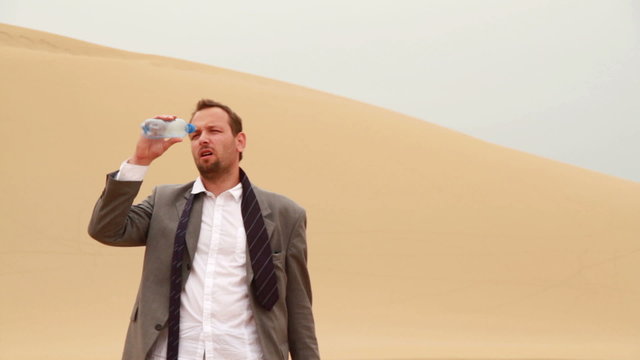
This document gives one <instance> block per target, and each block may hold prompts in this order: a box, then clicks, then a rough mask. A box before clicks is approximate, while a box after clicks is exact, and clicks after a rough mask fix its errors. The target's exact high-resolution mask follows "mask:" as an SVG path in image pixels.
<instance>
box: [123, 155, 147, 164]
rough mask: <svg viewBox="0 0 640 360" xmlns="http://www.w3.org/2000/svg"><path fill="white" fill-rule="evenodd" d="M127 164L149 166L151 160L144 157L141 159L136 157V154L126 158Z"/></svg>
mask: <svg viewBox="0 0 640 360" xmlns="http://www.w3.org/2000/svg"><path fill="white" fill-rule="evenodd" d="M127 163H128V164H131V165H140V166H149V165H151V161H150V160H145V159H141V158H138V157H136V156H132V157H130V158H129V159H128V160H127Z"/></svg>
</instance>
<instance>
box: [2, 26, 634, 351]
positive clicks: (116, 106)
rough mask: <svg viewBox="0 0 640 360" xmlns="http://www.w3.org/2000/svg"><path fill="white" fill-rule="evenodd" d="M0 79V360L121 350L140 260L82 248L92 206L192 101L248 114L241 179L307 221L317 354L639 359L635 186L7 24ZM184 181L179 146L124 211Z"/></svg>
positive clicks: (263, 85)
mask: <svg viewBox="0 0 640 360" xmlns="http://www.w3.org/2000/svg"><path fill="white" fill-rule="evenodd" d="M202 45H203V46H215V44H202ZM0 69H1V70H0V72H1V74H2V77H1V81H0V99H1V100H0V101H1V102H2V103H1V106H0V112H1V117H0V119H1V121H2V131H3V135H4V136H3V140H2V142H1V145H0V146H1V147H2V151H1V152H0V157H1V162H0V164H1V165H2V167H1V168H2V178H1V180H0V181H1V183H2V191H1V192H0V194H1V199H0V200H1V201H0V204H1V205H0V211H1V214H0V215H1V216H0V222H1V223H0V229H1V242H0V264H2V268H1V270H0V284H2V290H0V359H11V360H23V359H24V360H26V359H39V360H40V359H43V360H53V359H65V360H75V359H78V360H80V359H82V360H86V359H100V360H101V359H105V360H106V359H116V358H119V356H120V353H121V349H122V345H123V341H124V335H125V330H126V327H127V324H128V321H129V320H128V319H129V312H130V310H131V306H132V304H133V301H134V297H135V293H136V290H137V286H138V280H139V275H140V268H141V261H142V254H143V249H141V248H110V247H107V246H104V245H101V244H99V243H97V242H95V241H93V240H92V239H90V238H89V236H88V235H87V233H86V227H87V224H88V220H89V216H90V212H91V209H92V207H93V204H94V202H95V200H96V199H97V197H98V196H99V194H100V191H101V190H102V186H103V184H104V176H105V174H106V173H107V172H110V171H112V170H115V169H117V168H118V166H119V164H120V162H121V161H123V160H124V159H126V158H127V157H128V156H129V155H130V154H132V152H133V147H134V144H135V141H136V139H137V137H138V131H139V129H138V125H139V123H140V122H141V121H142V120H143V119H145V118H148V117H151V116H153V115H155V114H163V113H169V114H176V115H179V116H181V117H189V114H190V112H191V110H192V107H193V106H194V104H195V102H196V101H197V100H198V99H200V98H203V97H209V98H214V99H217V100H219V101H222V102H224V103H227V104H229V105H230V106H231V107H232V108H234V109H235V110H236V111H237V112H238V113H239V114H240V115H241V116H242V117H243V118H244V121H245V130H246V132H247V137H248V148H247V151H246V153H245V159H244V160H243V167H244V169H245V170H246V171H247V172H248V173H249V174H250V176H251V179H252V180H253V181H254V182H255V183H256V184H257V185H259V186H261V187H263V188H266V189H269V190H272V191H276V192H281V193H284V194H286V195H287V196H289V197H290V198H292V199H294V200H295V201H297V202H298V203H300V204H301V205H302V206H304V207H305V208H306V209H307V212H308V218H309V223H308V239H309V251H310V253H309V256H310V260H309V261H310V265H309V266H310V270H311V275H312V280H313V287H314V309H315V315H316V318H317V331H318V337H319V341H320V347H321V351H322V354H323V358H324V359H329V360H331V359H336V360H337V359H354V360H355V359H362V360H368V359H576V360H582V359H615V360H637V359H640V279H639V276H640V184H639V183H635V182H632V181H626V180H621V179H618V178H614V177H610V176H606V175H603V174H599V173H596V172H592V171H587V170H583V169H580V168H577V167H573V166H569V165H566V164H562V163H559V162H555V161H551V160H548V159H543V158H540V157H536V156H532V155H529V154H525V153H522V152H518V151H514V150H511V149H507V148H504V147H500V146H496V145H493V144H489V143H486V142H483V141H480V140H477V139H474V138H472V137H469V136H466V135H463V134H460V133H457V132H454V131H451V130H447V129H445V128H443V127H440V126H436V125H433V124H431V123H429V122H426V121H422V120H419V119H415V118H410V117H407V116H404V115H402V114H398V113H395V112H392V111H388V110H385V109H381V108H378V107H375V106H371V105H367V104H363V103H359V102H356V101H353V100H349V99H346V98H342V97H337V96H333V95H330V94H326V93H322V92H318V91H313V90H310V89H306V88H302V87H298V86H294V85H291V84H287V83H282V82H278V81H274V80H269V79H265V78H260V77H256V76H252V75H248V74H242V73H238V72H233V71H229V70H224V69H220V68H215V67H212V66H205V65H202V64H196V63H190V62H186V61H180V60H176V59H169V58H163V57H158V56H149V55H143V54H135V53H131V52H125V51H120V50H116V49H110V48H106V47H101V46H96V45H92V44H88V43H85V42H81V41H77V40H73V39H69V38H64V37H61V36H56V35H51V34H47V33H43V32H37V31H32V30H28V29H23V28H18V27H13V26H9V25H2V24H0ZM309 71H313V70H312V66H311V64H310V70H309ZM389 71H393V69H389ZM459 105H460V106H465V99H459ZM426 120H429V119H426ZM630 166H632V164H630ZM634 166H635V165H634ZM196 176H197V172H196V170H195V167H194V166H193V164H192V160H191V155H190V153H189V147H188V145H187V144H186V143H183V144H178V145H176V146H175V147H174V148H173V149H171V151H170V152H169V153H167V154H166V155H165V156H164V157H163V158H161V159H159V160H158V161H157V162H156V163H154V164H153V166H152V168H151V169H150V171H149V174H148V176H147V178H146V179H145V182H144V184H143V188H142V191H141V193H140V196H139V199H142V198H143V197H145V196H146V195H148V194H149V193H150V192H151V190H152V188H153V186H154V185H157V184H163V183H183V182H187V181H190V180H193V179H194V178H195V177H196Z"/></svg>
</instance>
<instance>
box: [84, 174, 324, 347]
mask: <svg viewBox="0 0 640 360" xmlns="http://www.w3.org/2000/svg"><path fill="white" fill-rule="evenodd" d="M114 174H115V173H112V174H109V175H107V184H106V186H105V189H104V191H103V192H102V195H101V196H100V198H99V199H98V202H97V203H96V206H95V208H94V211H93V215H92V217H91V221H90V223H89V235H91V237H93V238H94V239H96V240H98V241H100V242H102V243H104V244H107V245H112V246H146V249H145V255H144V265H143V270H142V279H141V282H140V287H139V290H138V296H137V298H136V301H135V304H134V307H133V311H132V314H131V320H130V324H129V330H128V331H127V339H126V342H125V347H124V353H123V357H122V358H123V359H126V360H144V359H145V358H146V357H147V355H148V352H149V351H150V350H151V348H152V346H153V344H154V342H155V341H156V339H157V338H158V334H159V333H160V331H162V330H163V329H164V328H165V327H166V326H167V320H168V310H169V272H170V264H171V256H172V253H173V241H174V236H175V232H176V228H177V224H178V220H179V218H180V214H181V212H182V209H183V208H184V205H185V202H186V200H187V197H188V196H189V194H190V192H191V188H192V185H193V183H188V184H184V185H163V186H159V187H157V188H156V189H154V191H153V193H152V195H151V196H149V197H148V198H147V199H145V200H144V201H143V202H142V203H140V204H137V205H132V204H133V201H134V198H135V197H136V195H137V194H138V191H139V189H140V185H141V184H142V182H138V181H116V180H114V179H113V175H114ZM253 188H254V190H255V194H256V197H257V199H258V203H259V204H260V208H261V209H262V215H263V218H264V222H265V225H266V227H267V230H268V232H269V239H270V241H271V248H272V251H273V261H274V265H275V269H276V276H277V279H278V290H279V295H280V300H278V303H276V305H275V306H274V307H273V309H271V311H265V310H264V309H262V307H261V306H260V305H259V304H257V303H256V301H255V298H254V297H253V292H252V291H251V287H250V283H251V279H252V278H253V271H252V269H251V265H250V262H249V261H247V286H248V288H249V293H250V294H251V295H250V302H251V306H252V309H253V314H254V318H255V321H256V326H257V328H258V336H259V339H260V344H261V345H262V351H263V353H264V358H265V360H272V359H273V360H276V359H281V360H286V359H288V355H289V352H290V353H291V357H292V359H294V360H314V359H320V356H319V352H318V345H317V341H316V336H315V326H314V320H313V314H312V312H311V284H310V281H309V273H308V271H307V245H306V235H305V232H306V215H305V212H304V210H303V209H302V208H301V207H300V206H298V205H297V204H295V203H294V202H292V201H291V200H289V199H287V198H285V197H284V196H281V195H277V194H274V193H270V192H267V191H264V190H261V189H259V188H257V187H255V186H254V187H253ZM202 204H203V199H202V197H201V196H197V197H196V199H195V201H194V205H193V210H192V213H191V219H192V220H190V221H189V225H188V229H187V238H186V242H187V253H188V254H187V255H185V261H184V262H183V264H184V265H183V280H184V281H183V284H184V283H186V278H187V277H188V276H189V270H190V269H191V263H192V260H193V256H194V254H195V251H196V245H197V241H198V237H199V233H200V223H201V222H200V219H201V217H202ZM248 258H249V256H248V255H247V259H248Z"/></svg>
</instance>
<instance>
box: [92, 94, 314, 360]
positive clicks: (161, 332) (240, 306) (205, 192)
mask: <svg viewBox="0 0 640 360" xmlns="http://www.w3.org/2000/svg"><path fill="white" fill-rule="evenodd" d="M157 118H158V119H162V120H165V121H171V120H173V119H175V116H168V115H164V116H158V117H157ZM191 123H192V124H193V125H195V127H196V131H195V132H193V133H192V134H190V135H189V137H190V140H191V153H192V155H193V159H194V161H195V164H196V167H197V168H198V171H199V173H200V176H199V177H198V178H197V179H196V180H195V181H194V182H191V183H188V184H184V185H163V186H159V187H157V188H156V189H154V191H153V194H152V195H151V196H149V197H148V198H147V199H146V200H144V201H143V202H142V203H140V204H138V205H132V203H133V199H134V198H135V196H136V195H137V193H138V190H139V188H140V185H141V183H142V179H143V177H144V173H145V172H146V169H147V167H148V166H149V165H150V164H151V163H152V162H153V160H155V159H156V158H158V157H159V156H161V155H162V154H164V152H165V151H167V149H169V147H171V146H172V145H173V144H175V143H178V142H180V141H182V139H178V138H172V139H166V140H163V139H160V140H157V139H153V140H152V139H147V138H145V137H143V136H141V137H140V139H139V140H138V143H137V145H136V149H135V152H134V155H133V156H132V157H131V158H129V159H128V160H127V161H125V162H124V163H123V164H122V165H121V167H120V170H119V171H118V172H115V173H112V174H109V175H108V176H107V183H106V186H105V189H104V191H103V193H102V195H101V196H100V198H99V199H98V202H97V203H96V206H95V209H94V212H93V215H92V218H91V221H90V224H89V234H90V235H91V236H92V237H93V238H94V239H96V240H98V241H100V242H102V243H105V244H108V245H114V246H146V250H145V256H144V266H143V270H142V279H141V283H140V288H139V291H138V296H137V299H136V302H135V304H134V308H133V312H132V315H131V321H130V325H129V330H128V332H127V339H126V342H125V348H124V354H123V359H136V360H142V359H153V360H155V359H170V360H174V359H176V358H179V359H182V360H191V359H193V360H200V359H224V360H235V359H238V360H239V359H243V360H244V359H251V360H254V359H264V360H272V359H274V360H275V359H282V360H285V359H288V357H289V354H291V358H292V359H294V360H313V359H319V358H320V357H319V353H318V346H317V341H316V336H315V330H314V320H313V315H312V311H311V287H310V281H309V274H308V271H307V265H306V236H305V227H306V215H305V212H304V210H303V209H302V208H300V207H299V206H298V205H296V204H295V203H294V202H292V201H291V200H289V199H287V198H285V197H283V196H281V195H277V194H273V193H269V192H266V191H264V190H261V189H259V188H257V187H255V186H252V184H251V183H250V181H249V179H248V177H247V176H246V174H245V173H244V171H242V169H241V168H240V165H239V164H240V160H241V159H242V152H243V151H244V149H245V146H246V135H245V134H244V133H243V132H242V121H241V119H240V117H238V115H237V114H235V113H234V112H233V111H232V110H231V109H230V108H229V107H227V106H225V105H223V104H220V103H218V102H215V101H212V100H208V99H203V100H201V101H200V102H198V104H197V106H196V110H195V111H194V112H193V114H192V117H191Z"/></svg>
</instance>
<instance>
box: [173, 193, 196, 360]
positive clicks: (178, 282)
mask: <svg viewBox="0 0 640 360" xmlns="http://www.w3.org/2000/svg"><path fill="white" fill-rule="evenodd" d="M194 197H195V194H191V195H190V196H189V199H187V203H186V204H185V205H184V210H182V215H181V216H180V221H178V229H177V230H176V237H175V241H174V243H173V255H172V257H171V280H170V281H171V283H170V286H169V324H168V331H169V334H168V339H167V360H177V359H178V349H179V346H180V343H179V342H180V341H179V340H180V294H181V293H182V260H183V258H184V249H185V247H186V235H187V226H188V225H189V216H190V215H191V208H192V207H193V198H194Z"/></svg>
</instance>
